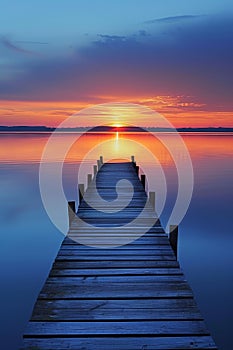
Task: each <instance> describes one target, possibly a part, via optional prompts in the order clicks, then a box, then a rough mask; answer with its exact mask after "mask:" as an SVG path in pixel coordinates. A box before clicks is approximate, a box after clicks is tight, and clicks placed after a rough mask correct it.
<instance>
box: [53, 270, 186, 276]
mask: <svg viewBox="0 0 233 350" xmlns="http://www.w3.org/2000/svg"><path fill="white" fill-rule="evenodd" d="M114 275H117V276H130V275H131V276H137V275H142V276H145V275H147V276H153V275H182V272H181V270H180V269H178V268H129V269H127V268H108V269H101V268H95V269H74V268H70V269H64V268H58V269H55V268H53V269H52V270H51V272H50V276H51V277H52V276H114Z"/></svg>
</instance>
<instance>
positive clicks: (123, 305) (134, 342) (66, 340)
mask: <svg viewBox="0 0 233 350" xmlns="http://www.w3.org/2000/svg"><path fill="white" fill-rule="evenodd" d="M98 169H99V170H98V173H97V174H96V175H95V177H96V183H97V187H98V191H99V194H100V195H101V197H102V198H104V199H105V201H106V200H109V201H110V202H109V206H111V203H113V206H115V209H116V208H117V206H119V202H118V201H115V202H114V199H115V198H116V183H117V181H119V180H120V179H122V178H123V179H128V180H129V181H130V182H131V183H132V184H133V186H134V193H133V198H132V200H131V201H130V203H129V205H128V206H126V208H124V209H123V210H120V211H119V212H112V213H105V212H104V211H103V212H102V213H101V212H100V211H99V210H97V209H98V197H96V200H95V198H93V197H94V196H96V192H95V188H94V186H92V183H93V180H92V177H91V176H90V175H89V177H88V184H89V187H88V189H87V191H86V193H85V197H84V199H82V196H83V193H80V198H81V199H82V200H81V203H80V205H79V208H78V212H77V216H76V215H72V212H70V222H71V223H70V231H69V234H68V237H66V238H65V239H64V241H63V243H62V245H61V248H60V250H59V252H58V255H57V257H56V260H55V262H54V264H53V267H52V269H51V271H50V274H49V276H48V278H47V281H46V283H45V285H44V287H43V289H42V291H41V292H40V294H39V296H38V299H37V302H36V304H35V307H34V310H33V314H32V317H31V320H30V322H29V323H28V326H27V328H26V330H25V333H24V340H23V347H22V349H30V350H32V349H33V350H36V349H37V350H38V349H43V350H45V349H46V350H55V349H75V350H139V349H140V350H155V349H164V350H171V349H217V348H216V345H215V343H214V341H213V339H212V337H211V336H210V333H209V331H208V329H207V328H206V325H205V323H204V320H203V318H202V316H201V314H200V312H199V310H198V308H197V305H196V303H195V300H194V298H193V293H192V290H191V289H190V287H189V285H188V283H187V281H186V280H185V277H184V275H183V273H182V271H181V269H180V266H179V263H178V261H177V259H176V254H175V253H174V251H175V252H176V242H177V230H176V228H175V229H174V228H173V229H174V231H173V235H171V237H170V241H169V238H168V237H167V234H166V233H165V232H164V230H163V228H162V227H161V224H160V222H159V220H157V221H156V220H155V218H156V213H155V210H154V204H155V200H156V199H155V198H154V195H153V194H152V195H151V194H150V196H147V194H146V192H145V177H142V181H141V180H140V179H139V177H138V174H137V172H138V168H137V167H136V164H135V163H134V162H126V163H106V164H104V165H102V162H101V160H100V163H99V164H98ZM95 172H96V169H95ZM81 191H82V192H83V187H82V186H81ZM128 197H129V198H130V193H128V191H125V192H124V193H123V194H122V197H121V200H122V203H123V202H124V200H128V199H129V198H128ZM148 197H150V201H148ZM85 198H86V199H88V198H89V199H92V200H93V203H94V204H95V206H97V209H93V208H92V207H91V206H90V205H88V204H87V202H86V201H85ZM111 201H113V202H111ZM114 203H116V204H114ZM70 207H71V208H72V207H73V209H74V204H72V203H71V204H70ZM100 207H101V205H100ZM144 207H145V208H144ZM143 208H144V210H143ZM99 209H100V208H99ZM140 213H141V214H142V215H141V217H140V219H139V220H138V221H136V223H135V225H134V226H130V225H128V223H129V222H132V220H134V219H135V217H137V216H138V215H139V214H140ZM80 219H82V220H80ZM151 223H153V225H152V227H151ZM112 229H113V230H112ZM141 230H144V231H147V232H146V234H144V235H142V236H141V237H140V232H141ZM135 235H136V236H137V235H139V236H137V237H138V238H137V239H136V240H134V238H135ZM106 237H107V238H106ZM131 238H132V241H131V242H129V243H128V244H127V245H123V246H119V247H115V245H116V243H117V244H124V242H125V239H128V240H129V241H130V239H131ZM77 239H78V240H79V242H82V239H83V242H84V243H87V242H89V243H90V245H93V242H95V244H94V245H93V246H87V245H82V244H80V243H77V241H76V240H77ZM93 239H94V241H93ZM171 244H172V245H173V249H172V246H171Z"/></svg>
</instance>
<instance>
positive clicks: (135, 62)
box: [0, 0, 233, 127]
mask: <svg viewBox="0 0 233 350" xmlns="http://www.w3.org/2000/svg"><path fill="white" fill-rule="evenodd" d="M0 2H1V12H0V125H47V126H58V125H59V124H60V123H61V122H62V121H63V120H64V119H65V118H67V117H68V116H70V115H72V114H73V113H75V112H77V111H80V110H81V109H83V108H86V107H90V106H93V105H96V104H99V103H106V102H108V103H111V102H129V103H138V104H142V105H144V106H147V107H150V108H151V109H152V110H155V111H157V112H159V113H161V114H162V115H164V116H165V117H166V118H168V119H169V121H170V122H171V123H172V124H173V125H174V126H175V127H185V126H186V127H190V126H191V127H211V126H215V127H218V126H228V127H233V98H232V92H233V79H232V72H233V2H232V1H228V0H222V1H221V2H220V1H217V0H205V1H203V0H202V1H201V0H195V1H187V0H176V1H174V0H157V1H154V0H144V1H139V0H125V1H123V0H122V1H121V0H119V1H106V0H92V1H91V0H85V1H84V0H83V1H81V0H66V1H62V0H60V1H57V0H50V1H45V0H41V1H35V0H34V1H33V0H31V1H29V0H28V1H26V0H21V1H17V0H14V1H13V0H7V1H5V0H4V1H3V0H1V1H0ZM135 118H136V116H135ZM82 123H85V124H86V126H89V125H88V117H87V120H86V121H84V122H82ZM135 124H136V122H135ZM150 124H151V125H147V126H153V120H151V121H150ZM81 126H83V125H81Z"/></svg>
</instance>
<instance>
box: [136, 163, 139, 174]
mask: <svg viewBox="0 0 233 350" xmlns="http://www.w3.org/2000/svg"><path fill="white" fill-rule="evenodd" d="M135 169H136V173H137V176H138V174H139V166H138V165H136V168H135Z"/></svg>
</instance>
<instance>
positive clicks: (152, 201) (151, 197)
mask: <svg viewBox="0 0 233 350" xmlns="http://www.w3.org/2000/svg"><path fill="white" fill-rule="evenodd" d="M149 201H150V204H151V206H152V208H153V209H154V210H155V192H149Z"/></svg>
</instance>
